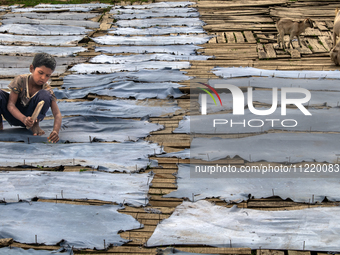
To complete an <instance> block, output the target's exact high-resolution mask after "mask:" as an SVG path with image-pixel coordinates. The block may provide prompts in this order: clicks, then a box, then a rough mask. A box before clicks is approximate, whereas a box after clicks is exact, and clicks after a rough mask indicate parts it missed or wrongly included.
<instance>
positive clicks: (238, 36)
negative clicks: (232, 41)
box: [234, 32, 244, 43]
mask: <svg viewBox="0 0 340 255" xmlns="http://www.w3.org/2000/svg"><path fill="white" fill-rule="evenodd" d="M234 35H235V37H236V42H237V43H244V37H243V34H242V33H241V32H234Z"/></svg>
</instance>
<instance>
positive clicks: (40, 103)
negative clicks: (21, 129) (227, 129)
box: [26, 100, 45, 129]
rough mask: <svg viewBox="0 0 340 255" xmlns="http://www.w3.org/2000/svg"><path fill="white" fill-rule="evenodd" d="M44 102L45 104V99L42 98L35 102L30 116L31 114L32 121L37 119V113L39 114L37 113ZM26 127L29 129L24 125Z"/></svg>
mask: <svg viewBox="0 0 340 255" xmlns="http://www.w3.org/2000/svg"><path fill="white" fill-rule="evenodd" d="M44 104H45V101H44V100H41V101H40V102H39V103H38V104H37V106H36V107H35V109H34V112H33V114H32V116H31V118H32V120H33V122H35V121H36V120H37V118H38V115H39V113H40V112H41V109H42V108H43V106H44ZM26 128H27V129H30V128H29V127H26Z"/></svg>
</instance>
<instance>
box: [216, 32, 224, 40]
mask: <svg viewBox="0 0 340 255" xmlns="http://www.w3.org/2000/svg"><path fill="white" fill-rule="evenodd" d="M217 42H218V43H226V39H225V37H224V32H219V33H217Z"/></svg>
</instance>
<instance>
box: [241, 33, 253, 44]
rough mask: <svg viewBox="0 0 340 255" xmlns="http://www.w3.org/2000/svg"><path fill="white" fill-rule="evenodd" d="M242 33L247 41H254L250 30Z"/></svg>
mask: <svg viewBox="0 0 340 255" xmlns="http://www.w3.org/2000/svg"><path fill="white" fill-rule="evenodd" d="M243 33H244V36H245V37H246V39H247V42H248V43H256V39H255V37H254V35H253V33H252V32H251V31H244V32H243Z"/></svg>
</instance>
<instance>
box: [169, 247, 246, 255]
mask: <svg viewBox="0 0 340 255" xmlns="http://www.w3.org/2000/svg"><path fill="white" fill-rule="evenodd" d="M175 248H176V249H177V250H180V251H184V252H192V253H208V254H209V253H210V254H239V255H250V254H251V249H250V248H226V247H224V248H214V247H175Z"/></svg>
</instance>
